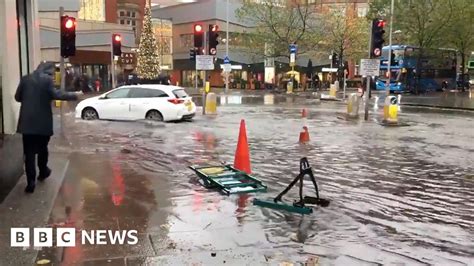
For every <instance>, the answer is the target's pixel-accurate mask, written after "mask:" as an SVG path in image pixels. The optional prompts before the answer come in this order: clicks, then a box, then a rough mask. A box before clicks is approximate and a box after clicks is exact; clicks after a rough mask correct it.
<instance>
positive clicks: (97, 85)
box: [95, 77, 100, 92]
mask: <svg viewBox="0 0 474 266" xmlns="http://www.w3.org/2000/svg"><path fill="white" fill-rule="evenodd" d="M95 90H96V92H100V78H99V77H97V79H96V80H95Z"/></svg>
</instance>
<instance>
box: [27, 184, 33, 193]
mask: <svg viewBox="0 0 474 266" xmlns="http://www.w3.org/2000/svg"><path fill="white" fill-rule="evenodd" d="M33 192H35V186H34V185H32V186H31V185H27V186H26V188H25V193H33Z"/></svg>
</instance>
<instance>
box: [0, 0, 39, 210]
mask: <svg viewBox="0 0 474 266" xmlns="http://www.w3.org/2000/svg"><path fill="white" fill-rule="evenodd" d="M37 10H38V9H37V1H36V0H0V33H1V34H0V47H1V49H0V202H1V201H3V199H4V197H5V196H6V195H7V193H8V192H9V190H10V189H11V188H12V187H13V186H14V185H15V184H16V182H17V181H18V178H19V177H20V176H21V174H22V173H23V150H22V144H21V137H20V136H18V135H15V132H16V126H17V121H18V114H19V107H20V105H19V103H17V102H16V101H15V99H14V95H15V92H16V88H17V86H18V83H19V81H20V78H21V76H23V75H26V74H28V73H31V72H32V71H34V69H35V68H36V66H37V65H38V63H39V62H40V49H39V18H38V12H37Z"/></svg>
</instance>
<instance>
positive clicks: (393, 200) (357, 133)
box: [40, 96, 474, 265]
mask: <svg viewBox="0 0 474 266" xmlns="http://www.w3.org/2000/svg"><path fill="white" fill-rule="evenodd" d="M303 107H305V108H308V111H309V115H308V118H307V119H305V120H304V119H302V118H301V109H302V108H303ZM199 111H200V110H199V109H198V112H199ZM343 111H344V106H343V105H342V104H340V103H333V102H323V103H317V102H315V101H313V100H311V99H295V98H283V99H279V100H276V101H275V99H273V100H272V99H271V97H270V96H265V97H255V98H254V99H252V98H247V97H241V96H232V97H227V98H226V99H224V100H220V106H219V110H218V112H219V114H218V115H214V116H205V117H203V116H201V115H198V116H197V117H196V118H195V119H194V121H193V122H181V123H155V122H146V121H138V122H114V121H81V120H74V118H73V114H72V113H66V115H65V119H64V123H65V126H64V130H63V132H62V133H63V135H65V136H66V137H67V139H68V142H70V143H71V145H72V146H68V145H63V144H61V143H62V142H61V141H60V138H58V139H57V140H56V142H55V143H56V146H55V147H54V148H53V149H55V150H65V149H70V148H71V147H72V148H73V149H74V150H75V152H74V153H73V155H72V156H71V158H70V159H71V163H70V165H71V166H70V168H72V170H71V169H70V171H69V174H67V176H66V179H65V183H64V185H63V188H62V191H63V193H62V195H60V196H59V198H58V202H61V203H63V202H70V203H71V204H70V206H72V210H71V209H70V210H69V211H70V212H72V213H76V214H77V213H80V217H81V219H85V220H88V219H89V220H90V221H97V224H98V225H101V226H102V227H104V226H105V225H107V222H104V220H107V219H112V220H110V221H112V223H113V224H118V227H117V228H121V229H123V228H135V227H137V228H139V232H140V235H141V236H142V235H143V236H144V237H143V238H140V239H141V240H142V239H143V241H146V242H147V243H146V244H143V245H142V246H140V249H137V248H133V249H132V248H130V249H128V250H126V251H124V254H122V253H120V254H116V252H114V251H111V249H113V247H108V248H106V249H105V250H106V251H103V249H104V248H103V249H101V248H100V247H96V248H95V249H96V251H95V252H94V251H93V250H89V252H85V253H84V254H87V255H83V256H84V257H85V256H87V258H89V259H101V258H103V257H106V258H110V256H112V255H111V254H115V255H113V256H112V257H117V256H122V257H127V256H128V257H130V256H131V257H132V259H129V260H128V261H131V260H135V262H145V263H148V264H157V265H162V264H169V265H180V264H182V265H190V264H192V263H196V262H201V263H203V264H204V265H220V264H223V263H226V261H225V260H220V261H219V262H217V261H212V259H214V258H213V257H215V256H211V252H216V253H217V257H219V255H221V254H222V255H223V256H224V254H225V256H226V257H227V258H229V257H231V259H234V260H237V259H239V260H238V261H239V263H236V265H260V264H271V265H276V264H279V263H281V262H284V261H288V262H294V263H296V262H305V261H306V260H307V259H308V258H310V257H315V258H317V260H318V261H319V264H320V265H381V264H386V265H428V264H435V265H474V241H473V239H474V159H473V154H474V142H473V141H472V140H473V139H474V130H473V128H474V116H473V115H472V114H469V113H467V114H452V113H447V114H443V113H441V114H440V113H422V112H420V111H419V110H418V111H417V112H416V113H410V112H402V114H401V117H400V119H401V120H403V121H405V122H407V123H408V124H409V125H410V126H408V127H398V128H386V127H383V126H381V125H379V124H378V123H377V122H376V121H374V116H371V119H370V121H368V122H364V121H362V120H359V121H345V120H341V119H338V118H337V115H338V112H343ZM402 111H403V110H402ZM380 112H381V110H378V111H376V112H375V113H376V114H377V115H379V114H380ZM241 119H245V122H246V127H247V138H248V141H249V146H250V153H251V154H250V157H251V164H252V165H251V167H252V172H253V174H254V176H256V177H257V178H259V179H261V180H262V181H263V182H264V183H265V184H266V185H267V186H268V192H267V193H257V194H255V193H254V194H249V195H245V194H242V195H231V196H226V195H222V194H220V193H219V192H217V191H212V190H207V189H205V188H203V187H202V186H200V185H199V182H198V180H197V177H196V176H195V174H194V173H193V172H192V171H191V170H189V169H188V168H187V167H188V166H189V165H202V164H219V163H221V162H228V163H232V162H233V156H234V152H235V148H236V144H237V137H238V134H239V132H238V131H239V124H240V121H241ZM303 124H306V125H307V126H308V128H309V132H310V137H311V141H310V143H308V144H299V143H298V137H299V132H300V131H301V129H302V126H303ZM57 135H59V136H60V135H61V133H59V134H57ZM302 157H307V158H308V160H309V162H310V164H311V166H312V168H313V172H314V174H315V177H316V180H317V182H318V185H319V188H320V196H321V197H323V198H325V199H329V200H330V201H331V204H330V205H329V207H326V208H320V207H317V208H315V210H314V212H313V214H311V215H300V214H291V213H287V212H283V211H278V210H271V209H265V208H261V207H258V206H253V205H252V199H253V198H259V199H271V198H273V197H275V196H276V195H277V194H278V193H279V192H280V191H282V190H283V189H284V188H285V187H286V186H287V185H288V184H289V183H290V182H291V181H292V180H293V178H295V177H296V175H297V174H298V171H299V160H300V158H302ZM117 171H120V174H119V175H117ZM111 176H113V178H112V177H111ZM117 176H119V178H118V180H117ZM77 180H82V181H80V182H79V183H77ZM75 182H76V183H75ZM92 184H93V185H92ZM90 186H95V187H98V190H97V191H100V192H94V193H90V192H84V191H86V190H85V189H84V187H90ZM66 188H69V189H72V190H74V189H76V190H81V189H82V192H77V193H72V194H71V193H70V192H67V193H65V192H64V190H65V189H66ZM94 191H96V190H94ZM304 193H305V194H306V195H314V188H313V187H312V185H311V183H310V182H309V180H308V181H306V183H305V185H304ZM73 194H76V195H75V196H71V195H73ZM107 195H108V196H107ZM110 196H111V197H112V199H110V198H111V197H110ZM297 198H298V189H297V188H294V189H293V190H291V191H290V192H289V193H288V194H287V195H286V196H285V197H284V200H286V201H287V202H292V201H293V199H297ZM78 202H82V203H81V204H78ZM85 203H87V204H85ZM60 205H61V204H60V203H56V209H57V208H58V207H57V206H60ZM101 206H102V207H101ZM69 215H70V214H69ZM59 217H60V216H58V215H56V214H55V212H54V211H53V213H52V217H51V222H52V223H53V222H58V221H61V218H59ZM114 219H115V220H114ZM88 226H89V227H94V223H92V224H89V225H88ZM148 246H151V248H147V247H148ZM137 250H140V251H137ZM64 254H66V255H67V252H65V253H64ZM176 254H179V256H176ZM76 255H77V254H76ZM165 255H168V257H166V258H165V259H163V260H159V259H157V257H158V258H159V257H160V256H165ZM213 255H216V254H213ZM41 256H45V254H43V255H40V257H41ZM63 257H64V255H63ZM66 257H67V256H66ZM204 258H205V259H204ZM76 259H77V258H76ZM82 259H83V260H84V259H85V258H82ZM231 262H232V260H229V259H228V260H227V265H229V263H231ZM138 264H140V263H138Z"/></svg>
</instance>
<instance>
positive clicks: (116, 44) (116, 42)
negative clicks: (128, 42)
mask: <svg viewBox="0 0 474 266" xmlns="http://www.w3.org/2000/svg"><path fill="white" fill-rule="evenodd" d="M112 53H113V54H114V55H116V56H121V55H122V36H121V35H120V34H117V33H114V34H112Z"/></svg>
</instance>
